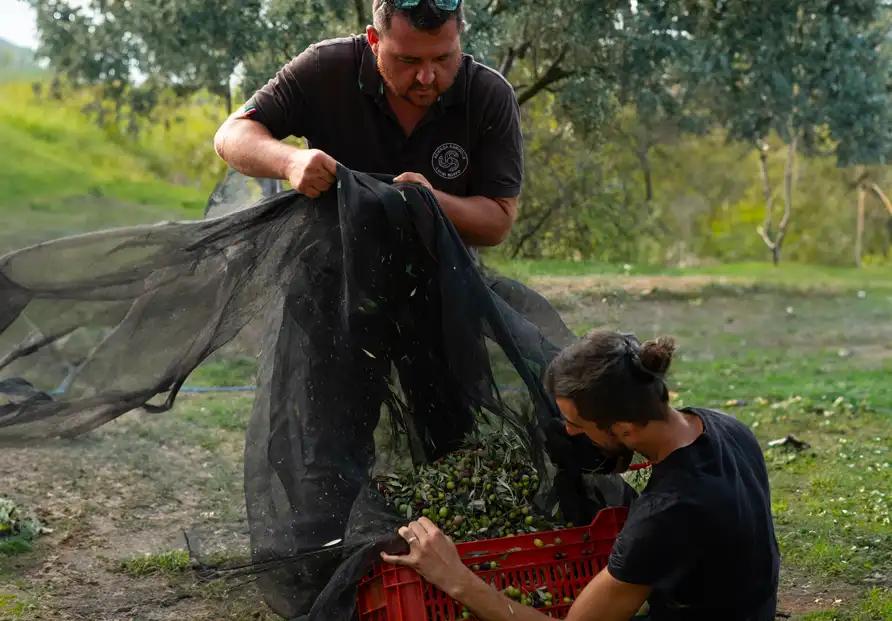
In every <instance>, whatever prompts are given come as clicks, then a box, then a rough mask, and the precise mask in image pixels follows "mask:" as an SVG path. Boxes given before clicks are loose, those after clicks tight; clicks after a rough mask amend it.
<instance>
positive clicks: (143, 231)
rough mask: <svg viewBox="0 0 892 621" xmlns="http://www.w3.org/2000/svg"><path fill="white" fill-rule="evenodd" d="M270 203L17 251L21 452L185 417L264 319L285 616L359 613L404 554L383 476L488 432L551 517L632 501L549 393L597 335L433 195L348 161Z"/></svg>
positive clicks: (257, 452) (8, 331) (8, 332)
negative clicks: (383, 570) (477, 250)
mask: <svg viewBox="0 0 892 621" xmlns="http://www.w3.org/2000/svg"><path fill="white" fill-rule="evenodd" d="M229 182H231V183H233V184H238V183H241V184H242V189H244V188H246V187H247V186H246V185H244V178H243V177H241V176H239V175H230V176H229V177H228V178H227V183H229ZM265 194H269V195H267V196H265V197H261V198H259V199H258V200H256V201H255V200H254V199H253V198H251V199H250V200H248V197H247V194H245V193H244V192H243V191H241V190H240V189H239V188H238V187H236V186H235V185H233V186H231V187H229V186H226V187H221V188H218V190H217V191H215V194H214V196H212V198H211V202H210V203H209V206H208V211H207V217H206V219H204V220H201V221H192V222H165V223H160V224H156V225H151V226H136V227H130V228H124V229H115V230H105V231H99V232H95V233H90V234H85V235H78V236H72V237H67V238H63V239H58V240H54V241H52V242H48V243H43V244H39V245H36V246H32V247H28V248H24V249H21V250H19V251H16V252H12V253H10V254H7V255H6V256H4V257H0V445H5V446H22V445H25V444H28V443H36V442H39V443H46V442H52V441H64V438H69V437H73V436H77V435H80V434H83V433H86V432H89V431H91V430H93V429H95V428H96V427H98V426H100V425H102V424H104V423H107V422H108V421H111V420H113V419H115V418H117V417H119V416H121V415H123V414H125V413H127V412H129V411H131V410H134V409H137V408H143V409H146V410H148V411H150V412H157V413H159V414H160V413H162V412H166V411H168V410H171V408H172V407H173V405H174V401H175V399H176V396H177V393H178V390H179V389H180V388H181V387H182V386H183V384H184V382H185V381H186V379H187V378H188V377H189V375H190V374H191V373H192V372H193V371H194V370H195V369H196V367H197V366H198V365H199V364H201V363H202V361H204V360H205V359H207V358H208V356H210V355H211V354H213V353H214V352H216V351H217V350H219V349H220V348H221V347H223V346H224V345H226V344H227V343H229V342H230V341H232V339H233V338H234V337H235V336H236V335H237V334H238V333H239V332H240V331H241V330H242V328H244V327H245V326H246V325H247V324H248V323H249V322H250V321H252V320H254V319H255V318H256V317H262V318H263V322H264V331H263V342H262V343H261V359H260V366H259V371H258V378H257V389H256V396H255V400H254V406H253V411H252V413H251V419H250V422H249V425H248V431H247V435H246V439H245V454H244V456H245V500H246V503H247V515H248V522H249V530H250V534H251V546H252V559H251V560H252V564H253V568H254V569H253V570H254V571H256V572H257V576H258V585H259V587H260V589H261V591H262V592H263V594H264V597H265V598H266V600H267V602H268V603H269V605H270V606H271V607H272V608H273V609H274V610H275V612H276V613H278V614H279V615H281V616H282V617H284V618H286V619H297V618H308V619H313V620H318V621H322V620H325V621H348V620H349V619H352V618H354V615H355V601H356V587H357V584H358V581H359V579H360V577H361V576H362V575H364V574H365V573H366V571H367V570H368V568H369V566H370V563H372V562H374V561H375V560H376V559H377V554H378V551H380V550H382V549H390V550H391V551H395V550H402V549H404V544H403V543H402V540H401V539H399V538H398V537H397V536H396V528H397V527H398V526H399V525H401V524H403V523H405V521H406V519H405V516H404V515H399V514H397V512H396V511H395V510H394V509H393V508H391V507H390V506H388V505H387V504H386V503H385V502H384V500H383V497H382V496H381V494H380V493H379V492H378V489H377V487H376V486H375V485H374V484H373V482H372V479H373V477H374V476H375V475H376V474H378V473H381V472H386V471H389V470H392V469H393V468H394V467H396V466H398V465H403V466H411V465H420V464H424V463H430V462H432V461H434V460H437V459H439V458H441V457H443V456H445V455H447V454H449V453H451V452H453V451H456V450H458V449H460V448H461V447H462V446H463V443H464V442H465V440H466V438H468V437H469V436H470V435H473V434H475V433H476V434H480V433H497V432H500V430H504V429H509V430H511V433H513V434H515V435H516V436H517V437H518V438H520V440H521V442H522V443H523V444H524V445H525V447H526V450H527V451H529V453H530V455H531V456H532V457H533V462H534V464H535V465H536V470H537V472H538V473H539V476H538V479H537V480H538V489H537V490H535V496H534V502H535V504H536V506H537V508H538V509H540V510H541V511H543V512H549V513H552V512H554V511H555V510H557V509H558V508H559V510H560V512H561V514H562V515H563V516H564V519H566V520H568V521H572V522H575V523H583V522H585V521H587V520H591V519H592V517H593V516H594V514H595V513H596V512H597V511H598V510H599V509H600V508H602V507H604V506H608V505H618V504H628V503H629V501H630V500H631V496H632V495H633V494H634V492H633V491H632V490H631V488H630V487H629V486H628V485H626V484H625V483H624V482H623V480H622V479H621V478H620V477H619V476H618V475H608V474H603V473H605V472H609V471H610V469H611V466H612V465H611V464H610V463H608V462H607V460H605V459H604V458H603V456H602V455H600V454H599V453H598V452H597V451H596V450H594V448H593V447H592V446H591V445H590V444H588V443H587V442H586V441H585V440H584V439H583V440H580V439H577V438H571V437H570V436H568V435H567V434H566V433H565V431H564V430H563V426H562V424H561V422H560V419H559V413H558V411H557V408H556V405H555V404H554V402H553V400H551V399H550V398H549V397H548V396H547V395H546V393H545V392H544V390H543V386H542V382H541V379H542V376H543V373H544V371H545V368H546V366H547V364H548V362H549V361H550V360H551V359H552V357H553V356H554V355H555V354H556V353H557V351H558V349H559V348H560V347H562V346H564V345H566V344H568V343H570V342H572V341H573V340H574V339H575V336H574V335H573V334H572V332H570V330H568V329H567V327H566V326H565V325H564V324H563V322H562V321H561V319H560V317H559V315H558V314H557V313H556V312H555V310H554V309H553V308H552V307H551V306H550V305H549V304H548V302H547V301H546V300H545V299H544V298H542V297H541V296H539V295H538V294H536V293H535V292H534V291H532V290H530V289H528V288H527V287H525V286H523V285H522V284H520V283H518V282H515V281H513V280H509V279H505V278H501V277H498V276H497V275H494V274H490V273H488V272H484V271H482V270H481V269H480V268H479V266H478V264H477V262H476V261H475V258H474V257H473V256H472V254H471V253H470V252H469V251H468V250H467V248H466V247H465V246H464V245H463V243H462V242H461V239H460V238H459V237H458V235H457V233H456V232H455V229H454V228H453V227H452V225H451V223H450V222H449V220H448V219H447V218H446V217H445V216H444V214H443V212H442V210H441V209H440V207H439V205H438V204H437V202H436V199H435V198H434V196H433V194H431V193H430V192H428V191H427V190H426V189H424V188H421V187H419V186H415V185H407V184H394V183H393V180H392V178H388V177H384V176H378V175H367V174H363V173H358V172H354V171H350V170H347V169H345V168H339V169H338V175H337V187H336V188H334V187H333V188H332V190H331V191H330V192H328V193H326V194H325V195H323V196H322V197H320V198H319V199H316V200H312V199H309V198H307V197H305V196H302V195H299V194H297V193H295V192H293V191H286V192H278V193H272V194H270V193H269V192H265ZM215 197H216V198H215ZM240 201H242V202H241V204H239V203H240ZM58 386H61V387H62V389H61V390H60V391H54V390H53V389H55V388H56V387H58ZM166 415H169V416H174V415H176V412H175V411H173V412H169V413H168V414H166ZM332 542H334V543H332ZM327 544H329V545H327Z"/></svg>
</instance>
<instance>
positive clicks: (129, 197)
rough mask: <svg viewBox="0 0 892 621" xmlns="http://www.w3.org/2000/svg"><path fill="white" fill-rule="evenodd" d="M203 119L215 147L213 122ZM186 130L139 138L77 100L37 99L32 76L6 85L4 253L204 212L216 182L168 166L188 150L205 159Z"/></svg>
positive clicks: (1, 97)
mask: <svg viewBox="0 0 892 621" xmlns="http://www.w3.org/2000/svg"><path fill="white" fill-rule="evenodd" d="M200 113H202V110H196V111H195V112H194V114H196V115H198V114H200ZM199 127H200V128H201V135H202V136H203V135H205V134H209V137H207V138H206V139H204V140H199V141H198V144H199V145H205V143H206V145H205V146H204V147H203V149H201V150H202V151H208V152H209V153H210V154H211V155H213V146H212V142H211V137H212V136H213V128H214V123H212V122H211V121H205V124H204V125H200V126H199ZM186 138H188V136H187V135H184V137H183V139H182V140H181V141H180V142H178V143H177V144H173V145H162V144H134V143H132V142H130V141H127V140H124V139H122V138H120V137H117V136H112V135H109V134H107V133H105V132H103V131H102V130H100V129H99V128H97V127H96V126H95V125H93V124H92V123H90V122H88V121H86V120H85V119H84V117H83V116H82V115H81V114H80V113H79V111H78V105H77V103H76V102H65V103H63V104H60V103H59V102H52V103H50V102H36V101H34V99H33V95H32V94H31V87H30V84H29V83H27V82H23V83H20V84H6V85H4V86H2V87H0V145H2V147H0V153H2V158H3V166H0V222H3V226H2V227H0V255H2V254H3V253H4V252H6V251H8V250H11V249H13V248H16V247H22V246H24V245H28V244H30V243H34V242H37V241H42V240H45V239H50V238H53V237H58V236H62V235H68V234H71V233H78V232H85V231H90V230H96V229H100V228H108V227H115V226H125V225H129V224H136V223H152V222H158V221H160V220H168V219H183V218H185V219H193V218H197V219H200V218H201V217H202V216H203V208H204V203H205V200H206V199H207V196H208V195H209V193H210V191H211V189H212V188H213V185H210V184H208V183H207V182H205V183H204V184H202V185H203V187H201V188H199V187H196V186H195V184H194V183H193V184H192V187H187V186H185V185H178V184H173V183H170V182H169V181H168V180H167V179H166V177H169V174H166V171H165V170H163V168H164V166H165V164H166V163H167V162H168V161H173V162H177V161H178V160H177V159H176V157H178V156H179V152H182V151H186V153H185V157H194V158H196V159H198V157H199V154H197V153H196V152H191V151H189V150H188V147H187V145H185V142H186ZM179 157H183V156H179ZM206 157H207V156H206ZM184 181H185V179H184Z"/></svg>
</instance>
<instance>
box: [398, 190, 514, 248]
mask: <svg viewBox="0 0 892 621" xmlns="http://www.w3.org/2000/svg"><path fill="white" fill-rule="evenodd" d="M394 183H417V184H420V185H423V186H425V187H426V188H428V189H429V190H430V191H431V192H433V194H434V196H435V197H436V198H437V202H438V203H440V207H442V208H443V212H444V213H445V214H446V217H447V218H449V220H451V221H452V225H453V226H454V227H455V230H456V232H458V234H459V235H460V236H461V238H462V239H463V240H464V241H465V243H466V244H468V245H470V246H478V247H486V246H498V245H499V244H501V243H502V242H503V241H505V238H506V237H507V236H508V233H509V232H511V227H512V225H513V224H514V219H515V218H516V217H517V197H516V196H513V197H510V198H488V197H486V196H454V195H452V194H447V193H446V192H441V191H440V190H435V189H434V187H433V186H432V185H431V184H430V182H429V181H428V180H427V178H425V176H424V175H422V174H419V173H403V174H402V175H400V176H398V177H395V178H394Z"/></svg>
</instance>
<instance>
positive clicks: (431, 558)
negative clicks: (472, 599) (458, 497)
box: [381, 517, 470, 593]
mask: <svg viewBox="0 0 892 621" xmlns="http://www.w3.org/2000/svg"><path fill="white" fill-rule="evenodd" d="M398 532H399V535H400V537H402V538H403V539H405V540H406V543H408V544H409V554H406V555H400V556H392V555H390V554H385V553H383V552H382V553H381V558H382V559H383V560H385V561H387V562H388V563H393V564H394V565H403V566H405V567H411V568H412V569H414V570H415V571H417V572H418V573H419V574H421V576H422V577H423V578H424V579H425V580H427V581H428V582H430V583H431V584H433V585H434V586H437V587H439V588H440V589H441V590H443V591H444V592H445V593H449V592H450V589H451V588H452V587H453V586H454V585H456V584H459V583H460V582H461V581H462V579H463V578H465V574H467V573H469V572H470V570H469V569H468V568H467V567H465V565H464V564H463V563H462V562H461V558H459V555H458V550H457V549H456V547H455V544H454V543H452V541H451V540H450V539H449V538H448V537H447V536H446V535H444V534H443V531H441V530H440V529H439V528H437V527H436V525H435V524H434V523H433V522H431V521H430V520H429V519H427V518H426V517H423V518H421V519H419V520H418V521H417V522H412V523H411V524H409V525H408V526H403V527H401V528H400V529H399V531H398Z"/></svg>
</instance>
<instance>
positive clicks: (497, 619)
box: [447, 568, 650, 621]
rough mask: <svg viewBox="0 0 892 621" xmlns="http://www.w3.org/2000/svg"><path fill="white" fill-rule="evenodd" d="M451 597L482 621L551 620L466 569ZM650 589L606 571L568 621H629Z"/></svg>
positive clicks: (588, 588)
mask: <svg viewBox="0 0 892 621" xmlns="http://www.w3.org/2000/svg"><path fill="white" fill-rule="evenodd" d="M458 576H459V577H458V578H457V579H456V580H454V581H452V583H451V584H452V585H453V586H451V588H449V589H448V590H447V593H448V595H449V596H450V597H451V598H452V599H454V600H456V601H458V602H461V603H462V604H463V605H464V606H465V607H466V608H468V609H469V610H470V611H471V612H472V613H474V615H475V616H476V617H477V618H478V619H480V621H509V620H510V621H544V620H545V619H550V617H548V616H546V615H544V614H543V613H541V612H539V611H538V610H536V609H535V608H531V607H529V606H524V605H522V604H518V603H517V602H514V601H512V600H510V599H508V598H507V597H505V596H504V595H502V593H500V592H499V591H497V590H496V589H494V588H493V587H492V586H490V585H489V584H487V583H486V582H484V581H483V580H481V579H480V578H478V577H477V576H475V575H474V573H473V572H471V570H470V569H467V568H464V571H462V573H461V574H458ZM649 595H650V587H649V586H645V585H634V584H627V583H622V582H619V581H617V580H615V579H614V578H613V577H612V576H611V575H610V573H609V572H608V571H607V570H606V569H604V570H602V571H600V572H598V574H597V575H596V576H595V577H594V579H593V580H592V581H591V582H589V583H588V585H586V587H585V588H584V589H583V590H582V592H581V593H580V594H579V596H578V597H577V598H576V601H575V602H574V603H573V605H572V607H571V608H570V611H569V613H568V614H567V621H627V620H628V619H630V618H632V616H634V615H635V613H637V612H638V610H639V609H640V608H641V606H642V605H643V604H644V602H646V601H647V598H648V596H649Z"/></svg>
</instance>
